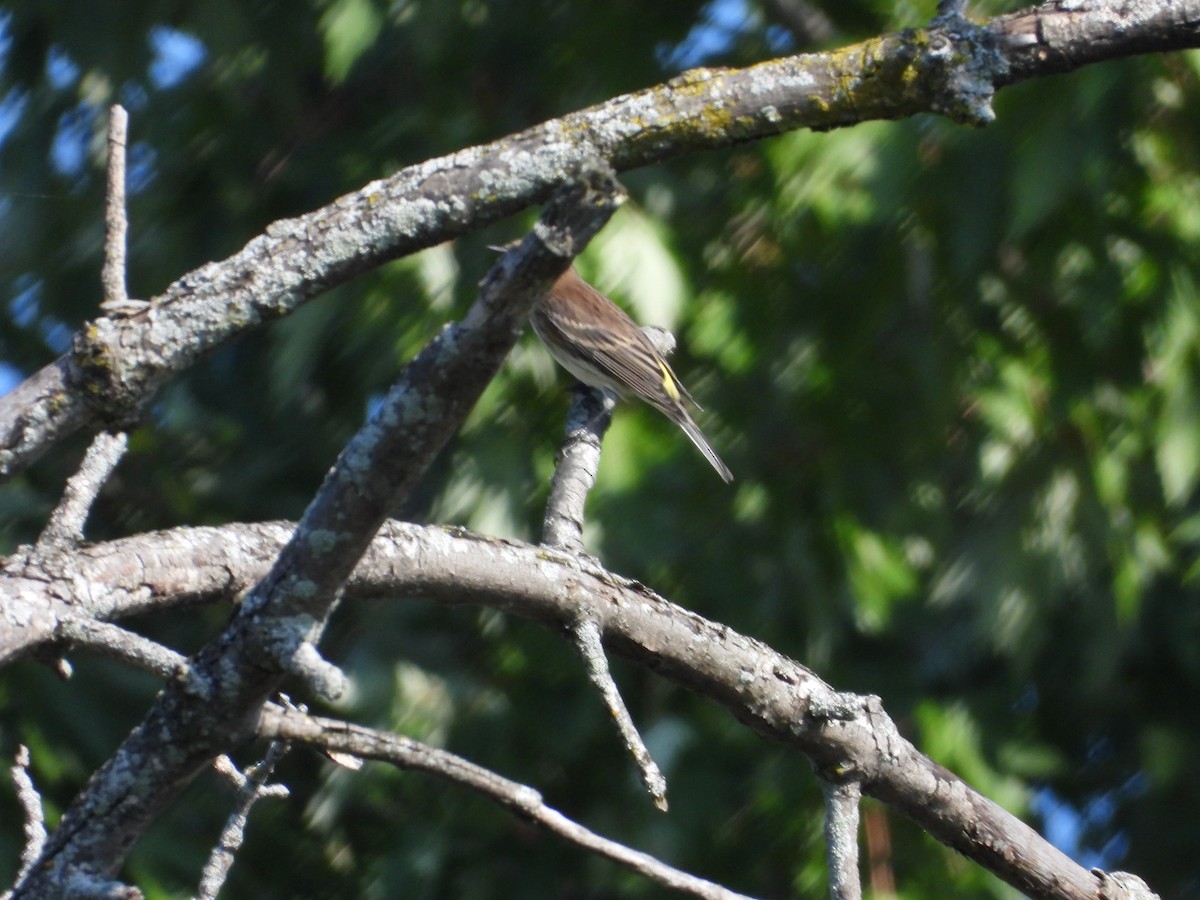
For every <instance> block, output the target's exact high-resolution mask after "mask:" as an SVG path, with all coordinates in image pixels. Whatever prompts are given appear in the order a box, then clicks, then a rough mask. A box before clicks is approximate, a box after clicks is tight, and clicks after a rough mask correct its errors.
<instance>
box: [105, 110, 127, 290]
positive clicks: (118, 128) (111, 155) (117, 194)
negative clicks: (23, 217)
mask: <svg viewBox="0 0 1200 900" xmlns="http://www.w3.org/2000/svg"><path fill="white" fill-rule="evenodd" d="M128 133H129V113H127V112H126V111H125V108H124V107H123V106H121V105H120V104H114V105H113V106H112V108H111V109H109V111H108V182H107V190H106V191H105V197H104V269H103V270H102V272H101V275H100V280H101V282H102V283H103V285H104V302H103V303H101V304H100V305H101V306H102V307H103V308H105V309H109V308H112V307H116V306H120V305H122V304H124V303H125V302H126V301H128V300H129V294H128V293H126V288H125V243H126V235H127V234H128V231H129V219H128V217H127V214H126V211H125V147H126V144H127V140H128Z"/></svg>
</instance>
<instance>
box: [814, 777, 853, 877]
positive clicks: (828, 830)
mask: <svg viewBox="0 0 1200 900" xmlns="http://www.w3.org/2000/svg"><path fill="white" fill-rule="evenodd" d="M821 792H822V793H823V794H824V795H825V858H826V860H827V861H828V863H829V896H830V897H832V898H833V900H862V883H861V881H860V879H859V874H858V811H859V805H860V803H861V802H862V785H861V784H860V783H859V782H857V781H844V782H833V781H828V780H822V781H821Z"/></svg>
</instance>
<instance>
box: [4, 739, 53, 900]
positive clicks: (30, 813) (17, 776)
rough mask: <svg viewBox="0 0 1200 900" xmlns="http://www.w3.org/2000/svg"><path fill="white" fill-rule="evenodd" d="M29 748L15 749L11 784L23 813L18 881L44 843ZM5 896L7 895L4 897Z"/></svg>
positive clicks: (43, 822)
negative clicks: (23, 825)
mask: <svg viewBox="0 0 1200 900" xmlns="http://www.w3.org/2000/svg"><path fill="white" fill-rule="evenodd" d="M30 762H31V760H30V758H29V748H28V747H26V746H25V745H24V744H21V745H20V746H19V747H17V755H16V758H15V759H14V760H13V767H12V769H11V773H12V783H13V789H14V790H15V791H16V792H17V802H18V803H20V804H21V811H22V812H24V813H25V846H24V847H22V848H21V870H20V873H19V874H18V875H17V880H18V881H19V880H20V879H21V878H22V877H24V875H25V873H26V872H28V871H29V870H30V868H32V867H33V864H34V863H35V862H37V858H38V857H39V856H41V855H42V847H43V846H44V845H45V843H46V815H45V811H44V810H43V809H42V797H41V795H40V794H39V793H38V791H37V788H36V787H35V786H34V783H33V779H32V778H31V777H30V776H29V764H30ZM5 896H7V894H6V895H5Z"/></svg>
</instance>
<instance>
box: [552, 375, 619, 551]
mask: <svg viewBox="0 0 1200 900" xmlns="http://www.w3.org/2000/svg"><path fill="white" fill-rule="evenodd" d="M615 402H616V398H615V397H613V396H612V395H611V394H609V393H608V392H606V391H602V390H599V389H597V388H590V387H587V386H585V385H583V384H579V385H577V386H576V388H575V395H574V397H573V398H572V400H571V407H570V409H569V410H568V412H567V426H566V433H565V434H564V436H563V442H562V447H560V448H559V451H558V464H557V465H556V466H555V467H554V477H553V479H552V480H551V482H550V497H549V498H548V499H547V501H546V515H545V518H544V519H543V520H542V543H543V544H545V545H546V546H547V547H555V548H557V549H559V550H565V551H567V552H568V553H577V554H581V553H583V552H584V545H583V509H584V504H585V502H586V500H587V495H588V492H589V491H590V490H591V489H592V486H593V485H594V484H595V483H596V473H597V471H598V470H599V468H600V442H601V441H602V440H603V439H604V433H605V432H606V431H607V430H608V426H609V424H610V423H611V422H612V408H613V405H614V403H615Z"/></svg>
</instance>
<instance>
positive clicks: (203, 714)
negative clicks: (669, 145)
mask: <svg viewBox="0 0 1200 900" xmlns="http://www.w3.org/2000/svg"><path fill="white" fill-rule="evenodd" d="M622 196H623V195H622V194H621V193H620V191H619V186H618V185H617V184H616V182H615V178H614V177H613V176H612V173H611V170H608V169H607V167H581V169H580V171H579V172H578V173H577V180H574V181H572V182H571V183H570V184H569V185H567V186H566V187H564V189H563V191H562V192H561V193H560V194H559V195H557V196H556V198H555V199H554V200H553V201H552V202H551V203H550V204H549V205H548V206H547V208H546V209H545V210H544V212H543V215H542V218H541V220H540V221H539V222H538V225H537V227H536V228H535V232H536V233H537V234H538V239H537V240H533V241H531V240H527V241H526V245H527V246H525V247H523V248H522V252H521V253H518V254H508V255H506V256H505V257H504V258H503V259H502V260H501V261H500V262H499V263H498V264H497V267H496V270H495V272H494V273H493V274H492V275H491V276H489V278H488V279H486V280H485V282H484V284H483V287H482V290H481V292H480V296H479V299H478V300H477V301H476V303H475V304H474V305H473V306H472V307H471V309H470V310H469V311H468V313H467V315H466V316H465V317H464V318H463V320H462V321H461V322H460V323H458V324H456V325H453V326H450V327H448V328H447V329H445V330H444V331H443V332H442V333H441V334H440V335H439V336H438V338H437V339H435V340H434V341H433V342H432V343H431V344H430V345H429V346H427V347H426V348H425V350H423V351H422V352H421V354H420V355H418V357H417V358H416V359H415V360H413V362H411V363H410V364H409V365H408V366H407V367H406V369H405V372H404V375H403V376H402V377H401V380H400V381H399V382H398V383H397V385H396V386H395V387H393V389H392V390H391V391H390V392H389V394H388V396H387V397H386V398H385V399H384V401H383V403H382V404H381V405H380V408H379V410H378V411H377V412H376V414H375V415H374V416H373V417H372V419H371V421H369V422H368V423H367V424H366V425H365V426H364V427H363V428H362V429H361V430H360V431H359V433H358V434H357V435H356V436H355V437H354V438H353V439H352V440H351V442H350V443H349V444H348V445H347V447H346V449H345V450H344V451H343V452H342V454H341V455H340V456H339V458H338V461H337V463H336V464H335V465H334V467H333V469H332V470H331V471H330V473H329V475H328V476H327V477H326V479H325V483H324V484H323V485H322V486H321V489H320V490H319V491H318V493H317V495H316V497H315V498H314V499H313V501H312V503H310V504H309V508H308V510H307V511H306V512H305V515H304V517H303V519H301V521H300V523H299V525H298V526H297V528H296V531H295V533H294V534H293V535H292V536H291V538H290V539H289V540H288V542H287V544H286V545H285V546H284V547H283V549H282V550H281V551H280V553H279V556H278V558H277V559H276V560H275V562H274V564H273V565H272V567H271V571H270V572H269V573H268V574H267V575H266V577H265V578H264V579H263V580H262V581H261V582H259V583H258V584H257V585H256V586H255V587H254V589H253V590H252V591H251V592H250V594H249V595H248V596H247V597H246V599H245V600H244V601H243V602H242V604H241V607H240V609H239V611H238V614H237V615H236V616H235V617H234V620H233V621H232V622H231V623H230V625H229V626H228V627H227V628H226V629H225V631H224V632H223V633H222V634H221V635H220V636H219V637H218V638H217V639H216V640H214V641H212V642H211V643H210V644H209V645H207V646H206V647H205V648H204V649H203V650H202V651H201V652H200V653H199V654H198V656H197V657H196V659H195V660H194V661H193V665H192V677H191V678H189V679H188V680H187V681H185V682H175V683H172V684H169V685H168V686H167V687H166V688H165V689H164V690H163V692H162V693H161V694H160V695H159V697H158V698H157V700H156V701H155V703H154V705H153V706H152V707H151V709H150V711H149V713H148V714H147V716H146V718H145V720H144V721H143V723H142V724H141V725H140V726H139V727H138V728H137V729H135V730H134V731H133V732H132V733H131V734H130V735H129V737H127V738H126V740H125V741H124V743H123V744H122V745H121V747H120V748H119V749H118V750H117V752H116V754H115V755H114V756H113V757H112V758H111V759H110V760H109V761H108V763H106V764H105V765H104V766H103V767H102V768H101V769H100V770H99V771H98V772H97V773H96V774H95V775H94V776H93V777H92V779H91V781H89V783H88V785H87V787H85V788H84V790H83V791H82V792H81V793H80V794H79V796H77V797H76V799H75V801H74V802H73V803H72V804H71V806H70V808H69V809H68V810H67V811H66V813H65V814H64V816H63V819H62V822H61V823H60V825H59V827H58V829H57V830H56V831H55V832H54V834H53V835H52V836H51V838H50V840H49V841H48V843H47V845H46V848H45V851H44V852H43V854H42V858H41V860H40V861H39V864H38V865H37V866H35V867H34V869H33V871H31V872H30V873H29V875H28V876H27V877H26V878H25V879H24V880H23V881H22V882H21V883H20V884H19V885H18V886H17V887H16V890H15V891H14V897H17V898H23V897H26V898H27V897H44V896H54V895H56V894H59V893H61V892H62V891H63V889H64V886H65V885H66V884H68V883H69V882H71V881H73V880H75V879H77V878H84V879H89V880H94V881H98V880H103V879H106V878H110V877H112V875H113V874H115V873H116V872H117V871H118V869H119V868H120V866H121V864H122V862H123V861H124V858H125V856H126V854H127V853H128V851H129V849H130V848H131V847H132V845H133V843H134V842H135V841H136V840H137V839H138V837H140V835H141V834H142V833H143V831H144V830H145V829H146V828H147V827H148V826H149V824H150V823H151V822H152V821H153V819H154V818H155V816H157V815H158V814H159V813H160V812H161V811H162V810H163V809H165V808H166V806H167V805H168V804H170V803H171V802H172V801H173V800H174V798H175V797H176V795H177V794H178V792H179V791H180V790H181V789H182V788H183V786H184V785H186V784H187V783H188V781H190V779H191V778H192V776H193V775H194V774H195V773H196V772H197V771H198V769H199V768H200V767H202V766H203V765H205V764H206V763H207V762H208V761H209V760H211V759H212V758H214V757H215V756H216V755H217V754H218V753H220V752H222V751H223V750H224V749H225V748H226V747H228V746H231V745H232V744H234V743H236V742H238V741H239V740H241V739H243V738H244V737H246V736H247V735H248V734H250V733H251V727H252V720H253V717H254V716H255V714H256V712H257V710H258V708H259V707H260V706H261V705H262V703H263V702H264V701H265V700H266V698H267V696H268V695H269V694H270V693H271V692H272V691H274V690H275V689H276V688H277V686H278V684H279V682H280V681H281V680H282V678H283V676H284V674H285V673H287V672H289V671H298V670H299V668H300V667H299V665H298V663H300V662H304V663H305V666H304V669H305V671H308V672H311V671H313V670H314V668H315V665H314V664H319V663H320V660H319V657H318V656H317V653H316V650H315V649H314V648H313V646H312V644H311V643H310V642H311V641H313V640H315V638H316V637H317V636H318V635H319V633H320V631H321V629H322V628H323V624H324V620H325V618H326V616H327V615H328V612H329V610H330V609H331V608H332V605H333V601H334V599H335V596H336V594H337V592H338V591H339V590H340V588H341V586H342V583H343V582H344V581H345V579H346V578H347V577H348V576H349V575H350V573H351V571H352V570H353V568H354V567H355V565H356V564H357V563H358V560H359V558H360V557H361V556H362V553H363V551H364V550H365V549H366V547H367V545H368V544H369V543H370V541H371V539H372V537H373V536H374V534H375V532H376V531H377V530H378V528H379V526H380V524H381V523H382V522H383V521H384V518H385V516H386V515H387V512H388V511H389V510H390V509H392V508H394V507H395V506H396V505H398V504H400V503H402V502H403V501H404V499H405V498H406V496H407V494H408V492H409V491H410V490H411V489H412V487H413V486H414V485H415V484H416V483H417V480H418V479H419V478H420V476H421V475H422V474H423V473H424V471H425V468H426V466H428V464H429V462H430V461H431V460H432V459H433V456H434V455H435V454H436V453H437V451H438V450H440V449H441V447H442V445H443V444H444V443H445V441H446V440H448V439H449V437H450V435H451V434H453V433H454V431H456V430H457V428H458V427H459V424H460V423H461V422H462V420H463V418H465V416H466V415H467V413H468V412H469V411H470V408H471V406H472V405H473V404H474V402H475V400H476V399H477V398H478V397H479V395H480V394H481V393H482V392H483V389H484V388H485V387H486V386H487V383H488V382H489V381H490V380H491V378H492V377H493V375H494V374H495V372H496V371H497V370H498V369H499V367H500V365H501V363H502V362H503V360H504V358H505V357H506V356H507V354H508V352H509V350H510V349H511V348H512V345H513V343H514V342H515V341H516V339H517V337H518V336H519V335H520V334H521V333H522V331H523V330H524V323H525V319H526V317H527V316H528V315H529V312H530V310H531V309H532V307H533V304H534V303H535V302H536V301H537V299H538V297H539V296H541V294H542V293H543V292H544V291H545V290H546V289H547V288H548V287H549V286H550V284H551V283H552V282H553V281H554V280H555V279H556V278H557V277H558V276H559V275H560V274H561V273H562V272H563V270H564V269H565V268H566V267H567V266H568V265H569V264H570V262H571V260H572V258H573V256H574V255H575V254H576V253H578V252H579V250H580V249H582V247H583V246H584V245H585V244H586V243H587V241H588V240H590V239H591V237H592V236H593V235H594V234H595V233H596V232H597V231H598V230H599V229H600V228H601V227H602V226H603V225H604V223H606V222H607V221H608V218H609V217H610V216H611V215H612V213H613V211H614V210H615V209H616V206H617V205H618V204H619V202H620V200H621V198H622ZM324 668H325V669H328V668H329V667H328V666H325V667H324Z"/></svg>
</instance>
